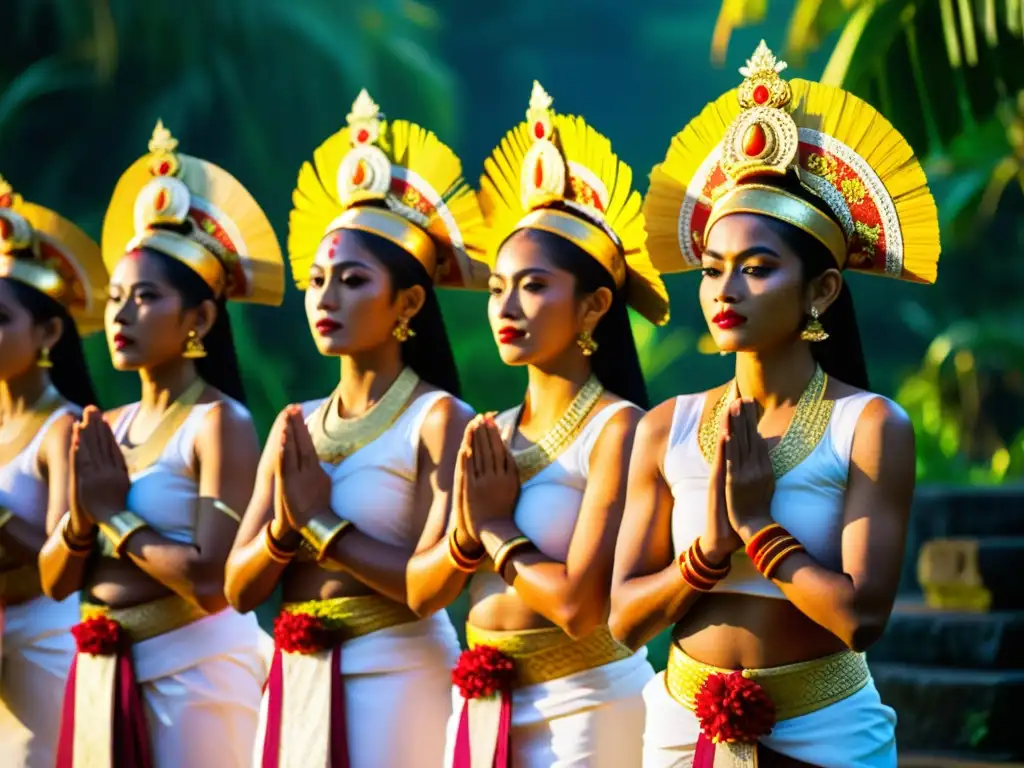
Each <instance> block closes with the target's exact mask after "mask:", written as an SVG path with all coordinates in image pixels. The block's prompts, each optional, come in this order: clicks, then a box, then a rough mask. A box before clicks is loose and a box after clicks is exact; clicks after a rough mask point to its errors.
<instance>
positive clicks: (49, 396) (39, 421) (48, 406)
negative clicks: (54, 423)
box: [0, 384, 64, 463]
mask: <svg viewBox="0 0 1024 768" xmlns="http://www.w3.org/2000/svg"><path fill="white" fill-rule="evenodd" d="M63 402H64V398H63V397H61V394H60V392H58V391H57V388H56V387H54V386H53V385H52V384H50V385H48V386H47V387H46V389H44V390H43V392H42V394H41V395H39V397H37V398H36V401H35V402H34V403H32V405H30V406H29V407H28V408H26V409H25V410H26V416H27V418H26V419H25V420H24V423H23V424H22V425H21V426H20V427H18V429H17V434H15V435H14V436H13V437H12V438H11V439H10V440H4V441H3V446H4V449H5V450H4V454H5V455H7V454H8V453H9V455H10V456H11V457H12V458H13V457H14V456H17V455H18V454H19V453H21V452H22V451H23V450H25V447H26V446H27V445H28V444H29V443H31V442H32V440H33V439H34V438H35V436H36V434H37V433H38V432H39V430H40V429H42V427H43V424H45V423H46V420H47V419H48V418H50V415H51V414H52V413H53V412H54V411H56V410H57V409H58V408H59V407H60V406H61V403H63ZM0 463H4V462H0Z"/></svg>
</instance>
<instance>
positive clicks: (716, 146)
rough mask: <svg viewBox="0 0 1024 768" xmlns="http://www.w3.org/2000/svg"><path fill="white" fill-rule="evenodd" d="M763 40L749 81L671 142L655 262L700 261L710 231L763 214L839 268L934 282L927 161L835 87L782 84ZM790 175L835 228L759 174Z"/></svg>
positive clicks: (660, 176) (653, 198)
mask: <svg viewBox="0 0 1024 768" xmlns="http://www.w3.org/2000/svg"><path fill="white" fill-rule="evenodd" d="M785 67H786V64H785V62H781V61H777V60H776V58H775V56H774V55H773V54H772V52H771V51H770V50H769V49H768V46H767V45H765V43H764V41H763V40H762V41H761V44H760V45H759V46H758V47H757V50H756V51H755V52H754V55H753V56H752V57H751V58H750V60H749V61H747V65H746V66H745V67H743V68H741V69H740V74H742V75H743V76H744V78H745V79H744V81H743V83H742V84H741V85H740V86H739V88H737V89H733V90H731V91H729V92H728V93H726V94H724V95H723V96H720V97H719V98H718V99H717V100H715V101H714V102H712V103H710V104H708V105H707V106H706V107H705V108H704V110H703V111H702V112H701V113H700V115H698V116H697V117H696V118H694V119H693V120H692V121H691V122H690V124H689V125H687V126H686V127H685V128H684V129H683V130H682V131H680V132H679V133H678V134H676V136H675V137H674V138H673V139H672V143H671V145H670V146H669V149H668V154H667V155H666V157H665V160H664V162H662V163H661V164H660V165H657V166H655V167H654V170H653V171H652V172H651V186H650V190H649V192H648V193H647V197H646V199H645V201H644V213H645V215H646V218H647V231H648V236H649V238H650V242H649V244H650V248H651V252H652V253H653V254H655V265H656V266H657V267H658V268H659V269H661V271H663V272H680V271H684V270H689V269H696V268H698V267H700V265H701V252H702V250H703V247H704V242H705V238H706V236H707V233H708V231H709V230H710V229H711V226H712V225H713V224H714V223H715V222H716V221H718V220H719V219H720V218H722V217H723V216H727V215H729V214H732V213H758V214H761V215H764V216H771V217H773V218H776V219H778V220H781V221H784V222H787V223H789V224H791V225H793V226H796V227H798V228H800V229H802V230H804V231H805V232H807V233H808V234H810V235H812V236H813V237H815V238H816V239H817V240H818V241H820V242H821V243H823V244H824V245H825V246H826V247H827V248H828V249H829V251H830V252H831V253H832V255H833V256H834V257H835V259H836V264H837V266H839V267H840V268H844V267H847V268H850V269H856V270H858V271H862V272H867V273H874V274H882V275H887V276H889V277H895V278H900V279H903V280H910V281H914V282H922V283H933V282H935V278H936V275H937V266H938V259H939V250H940V244H939V223H938V213H937V210H936V207H935V201H934V200H933V198H932V196H931V193H930V192H929V190H928V180H927V179H926V178H925V174H924V170H923V169H922V168H921V164H920V163H919V162H918V160H917V158H916V157H915V156H914V152H913V150H912V149H911V148H910V145H909V144H907V142H906V140H905V139H904V138H903V137H902V136H901V135H900V134H899V132H898V131H897V130H896V129H895V128H893V126H892V125H891V124H890V123H889V121H888V120H886V119H885V118H884V117H883V116H882V115H881V114H879V112H878V111H877V110H876V109H875V108H874V107H872V106H870V105H869V104H867V103H866V102H864V101H862V100H861V99H859V98H857V97H856V96H854V95H852V94H850V93H847V92H846V91H843V90H842V89H840V88H835V87H832V86H827V85H822V84H821V83H812V82H808V81H806V80H791V81H789V82H786V81H785V80H783V79H782V78H781V77H780V76H779V73H780V72H782V71H783V70H784V69H785ZM786 174H795V175H796V176H797V178H798V179H799V180H800V182H801V183H802V184H803V185H804V186H805V187H806V188H808V189H809V190H810V191H811V192H813V193H814V194H816V195H817V196H818V197H820V198H821V199H822V200H824V202H825V203H826V204H827V205H828V207H829V208H830V209H831V210H832V211H833V213H834V214H835V216H836V218H837V219H838V220H839V222H840V225H839V226H836V223H835V221H833V219H832V218H831V217H829V216H828V215H826V214H824V213H823V212H822V211H821V210H819V209H818V208H816V207H815V206H814V205H812V204H810V203H808V202H807V201H805V200H803V199H801V198H800V197H798V196H796V195H792V194H789V193H787V192H786V191H785V190H783V189H780V188H778V187H776V186H772V185H770V184H764V183H758V179H759V178H760V179H764V178H765V177H770V176H783V175H786Z"/></svg>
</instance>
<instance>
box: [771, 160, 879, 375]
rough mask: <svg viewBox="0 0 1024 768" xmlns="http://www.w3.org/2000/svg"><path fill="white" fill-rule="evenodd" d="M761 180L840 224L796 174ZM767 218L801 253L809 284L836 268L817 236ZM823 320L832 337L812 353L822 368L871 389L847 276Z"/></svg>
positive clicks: (778, 233)
mask: <svg viewBox="0 0 1024 768" xmlns="http://www.w3.org/2000/svg"><path fill="white" fill-rule="evenodd" d="M758 182H759V183H766V184H771V185H772V186H776V187H781V188H782V189H785V190H786V191H787V192H789V193H790V194H793V195H796V196H798V197H800V198H801V199H802V200H805V201H806V202H808V203H810V204H811V205H813V206H814V207H816V208H818V209H819V210H820V211H822V212H823V213H824V214H826V215H827V216H828V217H829V218H830V219H832V220H833V221H835V222H836V224H837V225H838V224H839V219H838V218H837V217H836V215H835V213H833V212H832V209H831V208H829V206H828V205H827V204H826V203H825V201H824V200H822V199H821V198H819V197H818V196H817V195H815V194H813V193H812V192H810V191H808V190H807V189H806V188H805V187H804V186H803V185H801V184H800V183H799V182H798V181H797V180H796V179H795V178H792V177H786V178H785V179H758ZM764 222H765V223H766V224H767V225H768V226H769V227H770V228H771V229H772V230H773V231H774V232H775V233H776V234H777V235H778V236H779V237H780V238H782V239H783V240H785V241H786V242H787V243H788V244H789V245H790V246H791V247H792V248H793V250H794V251H795V252H796V253H797V254H798V255H799V256H800V260H801V261H802V262H803V266H804V282H805V284H806V283H809V282H810V281H811V280H813V279H814V278H815V277H817V276H818V275H820V274H822V273H823V272H824V271H825V270H827V269H835V268H836V260H835V257H834V256H832V254H831V252H830V251H829V250H828V248H826V247H825V246H824V245H822V244H821V243H820V242H819V241H818V240H817V239H816V238H814V237H811V236H810V235H808V234H807V233H806V232H804V231H803V230H801V229H797V228H796V227H794V226H791V225H790V224H786V223H785V222H782V221H779V220H778V219H774V218H771V217H767V216H766V217H764ZM808 319H809V318H808ZM820 321H821V325H822V327H824V329H825V331H826V332H827V333H828V338H827V339H826V340H825V341H818V342H813V343H812V344H811V354H812V355H813V356H814V359H815V360H816V361H817V362H818V364H819V365H820V366H821V368H822V370H823V371H825V373H827V374H828V375H829V376H832V377H833V378H836V379H839V380H840V381H842V382H845V383H846V384H850V385H851V386H854V387H858V388H859V389H870V381H869V379H868V367H867V362H866V360H865V359H864V347H863V345H862V344H861V339H860V330H859V329H858V327H857V313H856V311H855V310H854V307H853V296H852V295H851V294H850V286H849V285H848V284H847V283H846V281H845V280H844V281H843V287H842V289H841V290H840V291H839V296H838V297H836V300H835V301H834V302H832V306H830V307H829V308H828V311H826V312H825V313H824V314H823V315H822V316H821V318H820Z"/></svg>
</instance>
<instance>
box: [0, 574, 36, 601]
mask: <svg viewBox="0 0 1024 768" xmlns="http://www.w3.org/2000/svg"><path fill="white" fill-rule="evenodd" d="M42 594H43V585H42V583H41V582H40V581H39V569H38V568H36V567H35V566H34V565H23V566H21V567H19V568H12V569H11V570H9V571H3V572H0V602H2V603H3V604H4V605H18V604H20V603H27V602H28V601H29V600H35V599H36V598H37V597H40V596H41V595H42Z"/></svg>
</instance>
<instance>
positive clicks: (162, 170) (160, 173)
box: [156, 160, 171, 176]
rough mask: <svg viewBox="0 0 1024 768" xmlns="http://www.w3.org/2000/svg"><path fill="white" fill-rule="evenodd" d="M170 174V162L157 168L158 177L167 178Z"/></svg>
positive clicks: (166, 161) (165, 162)
mask: <svg viewBox="0 0 1024 768" xmlns="http://www.w3.org/2000/svg"><path fill="white" fill-rule="evenodd" d="M170 172H171V163H170V161H168V160H164V161H163V162H162V163H160V165H159V166H157V169H156V173H157V175H158V176H166V175H167V174H168V173H170Z"/></svg>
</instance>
